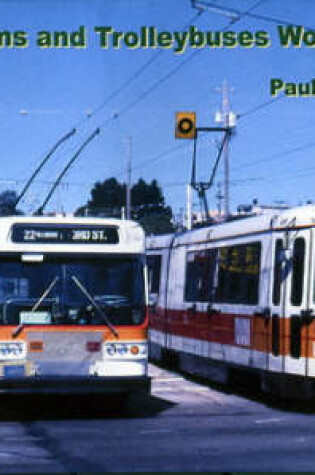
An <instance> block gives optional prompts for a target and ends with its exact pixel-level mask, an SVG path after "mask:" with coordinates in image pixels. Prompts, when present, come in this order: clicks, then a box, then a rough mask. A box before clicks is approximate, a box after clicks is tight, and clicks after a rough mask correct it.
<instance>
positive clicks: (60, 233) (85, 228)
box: [11, 224, 119, 244]
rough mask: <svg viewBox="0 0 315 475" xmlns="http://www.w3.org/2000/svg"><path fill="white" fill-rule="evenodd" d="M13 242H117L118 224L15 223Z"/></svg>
mask: <svg viewBox="0 0 315 475" xmlns="http://www.w3.org/2000/svg"><path fill="white" fill-rule="evenodd" d="M11 239H12V242H16V243H40V244H117V243H118V241H119V239H118V230H117V227H116V226H97V225H94V226H89V225H77V224H76V225H50V224H47V225H41V224H15V225H13V227H12V235H11Z"/></svg>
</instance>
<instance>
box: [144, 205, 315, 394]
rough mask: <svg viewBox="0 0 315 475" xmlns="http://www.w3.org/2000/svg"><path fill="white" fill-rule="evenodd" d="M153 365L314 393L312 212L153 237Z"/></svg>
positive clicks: (272, 214)
mask: <svg viewBox="0 0 315 475" xmlns="http://www.w3.org/2000/svg"><path fill="white" fill-rule="evenodd" d="M146 247H147V263H148V275H149V321H150V324H149V327H150V329H149V340H150V353H151V356H152V358H155V359H157V360H159V359H162V358H164V357H170V359H171V360H172V361H173V362H176V364H177V365H178V367H179V368H180V369H181V370H183V371H186V372H188V373H193V374H196V375H198V376H201V377H204V378H209V379H212V380H214V381H217V382H220V383H226V382H228V381H229V379H230V378H231V375H233V374H236V373H238V372H239V373H240V374H244V373H245V374H249V372H251V373H252V374H254V375H255V376H257V377H258V379H259V381H260V384H261V388H262V390H264V391H268V392H270V393H276V394H280V395H283V396H285V397H293V398H309V397H312V396H313V394H314V389H315V322H314V319H315V206H312V205H307V206H302V207H297V208H291V209H282V210H275V209H270V210H261V212H260V213H258V214H257V213H256V214H255V215H251V216H246V217H241V216H239V217H238V219H232V220H229V221H226V222H224V223H222V224H214V225H211V226H205V227H202V228H199V229H193V230H190V231H185V232H181V233H178V234H173V235H164V236H151V237H148V238H147V244H146Z"/></svg>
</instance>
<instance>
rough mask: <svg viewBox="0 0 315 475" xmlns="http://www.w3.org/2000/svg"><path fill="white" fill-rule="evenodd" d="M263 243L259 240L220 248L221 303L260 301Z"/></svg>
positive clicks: (218, 300)
mask: <svg viewBox="0 0 315 475" xmlns="http://www.w3.org/2000/svg"><path fill="white" fill-rule="evenodd" d="M260 255H261V244H260V243H259V242H255V243H250V244H242V245H239V246H232V247H225V248H222V249H221V250H220V258H219V272H218V286H217V289H216V298H215V300H216V301H217V302H219V303H242V304H245V305H255V304H257V303H258V290H259V272H260Z"/></svg>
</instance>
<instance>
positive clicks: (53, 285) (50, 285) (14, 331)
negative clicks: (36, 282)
mask: <svg viewBox="0 0 315 475" xmlns="http://www.w3.org/2000/svg"><path fill="white" fill-rule="evenodd" d="M58 280H59V277H58V276H56V277H55V278H54V280H52V281H51V282H50V284H49V285H48V287H47V288H46V289H45V290H44V292H43V293H42V295H41V296H40V297H39V299H38V300H37V302H36V303H35V305H33V307H32V308H31V312H36V310H37V309H38V307H39V306H40V305H41V303H42V301H43V300H44V299H45V298H46V297H47V295H48V294H49V293H50V292H51V290H52V289H53V288H54V287H55V285H56V284H57V282H58ZM24 327H25V323H20V325H19V326H18V327H16V329H15V330H13V332H12V336H13V338H16V337H17V336H18V335H19V334H20V333H21V331H22V330H23V328H24Z"/></svg>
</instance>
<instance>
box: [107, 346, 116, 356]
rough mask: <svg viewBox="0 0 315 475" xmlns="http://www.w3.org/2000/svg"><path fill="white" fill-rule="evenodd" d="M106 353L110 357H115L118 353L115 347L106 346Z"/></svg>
mask: <svg viewBox="0 0 315 475" xmlns="http://www.w3.org/2000/svg"><path fill="white" fill-rule="evenodd" d="M106 353H107V354H108V356H114V355H115V353H116V347H115V345H106Z"/></svg>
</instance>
